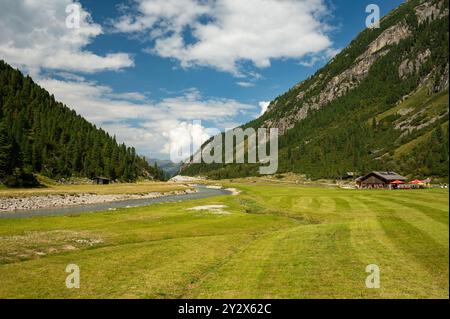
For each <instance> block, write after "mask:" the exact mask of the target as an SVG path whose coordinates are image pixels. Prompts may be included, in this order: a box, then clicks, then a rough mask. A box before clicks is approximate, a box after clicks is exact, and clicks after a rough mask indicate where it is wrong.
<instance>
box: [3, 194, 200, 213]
mask: <svg viewBox="0 0 450 319" xmlns="http://www.w3.org/2000/svg"><path fill="white" fill-rule="evenodd" d="M196 192H197V190H196V189H185V190H177V191H171V192H163V193H161V192H153V193H147V194H111V195H97V194H90V193H81V194H61V195H44V196H30V197H10V198H0V213H1V212H13V211H16V210H28V209H40V208H58V207H70V206H77V205H86V204H98V203H107V202H115V201H124V200H130V199H152V198H158V197H163V196H169V195H184V194H192V193H196Z"/></svg>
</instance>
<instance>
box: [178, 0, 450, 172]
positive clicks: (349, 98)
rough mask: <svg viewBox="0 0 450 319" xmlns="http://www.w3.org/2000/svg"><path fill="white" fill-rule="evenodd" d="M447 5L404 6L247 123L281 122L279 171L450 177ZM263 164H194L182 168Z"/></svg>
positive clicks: (432, 1)
mask: <svg viewBox="0 0 450 319" xmlns="http://www.w3.org/2000/svg"><path fill="white" fill-rule="evenodd" d="M423 8H428V9H426V10H431V9H433V10H434V11H433V14H431V18H428V19H424V18H423V17H422V15H421V14H420V12H422V10H424V9H423ZM430 8H431V9H430ZM448 8H449V6H448V0H429V1H423V0H422V1H419V0H411V1H408V2H406V3H404V4H402V5H401V6H400V7H399V8H398V9H396V10H394V11H393V12H391V13H390V14H389V15H387V16H386V17H385V18H383V19H382V21H381V28H380V29H375V30H370V29H367V30H365V31H363V32H362V33H361V34H360V35H358V37H357V38H356V39H355V40H354V41H352V42H351V43H350V45H349V46H348V47H347V48H345V49H344V50H343V51H342V52H341V53H339V54H338V55H337V56H336V57H335V58H333V59H332V60H331V61H330V62H329V63H328V64H327V65H326V66H324V67H323V68H322V69H320V70H318V71H317V72H316V74H314V75H313V76H311V77H309V78H308V79H306V80H305V81H303V82H301V83H299V84H297V85H295V86H294V87H293V88H292V89H290V90H289V91H288V92H286V93H285V94H283V95H281V96H279V97H277V98H275V99H274V100H273V101H272V102H271V104H270V106H269V108H268V111H267V112H266V113H265V114H264V115H263V116H262V117H260V118H258V119H256V120H254V121H252V122H250V123H248V124H246V125H245V126H244V127H254V128H257V127H277V128H279V130H280V132H281V133H282V135H281V136H280V141H279V147H280V151H279V153H280V158H279V160H280V166H279V172H296V173H301V174H306V175H308V176H309V177H312V178H339V177H341V176H342V175H343V174H344V173H345V172H349V171H351V172H359V173H360V174H362V173H365V172H367V171H368V170H374V169H377V170H398V171H399V172H400V173H402V174H404V175H409V176H411V177H430V176H431V177H437V178H444V179H447V180H448V141H449V140H448V130H445V129H443V128H444V127H448V68H449V66H448V58H449V55H448V43H449V38H448ZM413 141H415V142H413ZM411 143H412V144H411ZM405 145H409V146H412V145H414V147H409V146H408V147H405ZM406 150H408V151H407V152H405V151H406ZM399 154H402V155H404V156H402V157H400V156H398V155H399ZM257 172H258V165H221V164H214V165H204V164H196V165H189V166H187V167H185V168H184V172H183V173H185V174H192V175H195V174H204V175H208V176H210V177H212V178H231V177H240V176H250V175H257V174H258V173H257Z"/></svg>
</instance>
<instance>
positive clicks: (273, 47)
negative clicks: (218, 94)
mask: <svg viewBox="0 0 450 319" xmlns="http://www.w3.org/2000/svg"><path fill="white" fill-rule="evenodd" d="M135 3H136V6H135V8H134V10H131V11H130V12H128V13H126V14H125V15H123V16H122V17H121V18H120V19H118V20H117V21H116V22H115V25H114V27H115V29H116V30H117V31H118V32H126V33H136V32H141V33H144V32H145V34H147V35H149V38H150V39H151V40H153V41H154V42H153V46H152V47H151V48H150V49H149V50H148V51H150V52H153V53H154V54H157V55H159V56H162V57H167V58H174V59H177V60H179V61H180V63H181V66H182V67H190V66H209V67H213V68H216V69H218V70H221V71H226V72H231V73H233V74H234V75H236V76H243V74H244V73H245V71H243V70H242V69H241V67H240V63H241V62H243V61H251V62H252V63H253V65H254V66H256V67H258V68H264V67H268V66H270V64H271V60H272V59H281V58H295V59H300V58H302V57H304V56H306V55H311V54H318V53H320V52H323V51H324V50H326V49H328V48H330V47H331V44H332V43H331V41H330V39H329V37H328V36H327V31H329V30H330V27H329V26H328V25H327V24H326V23H325V22H324V18H325V17H326V16H327V15H328V8H327V6H326V4H325V0H282V1H281V0H246V1H242V0H216V1H203V0H135ZM186 32H190V34H191V37H192V38H193V41H192V40H189V39H186V38H185V34H186Z"/></svg>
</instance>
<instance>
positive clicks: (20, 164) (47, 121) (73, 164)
mask: <svg viewBox="0 0 450 319" xmlns="http://www.w3.org/2000/svg"><path fill="white" fill-rule="evenodd" d="M35 173H39V174H42V175H44V176H47V177H49V178H52V179H55V180H59V179H62V178H69V177H87V178H92V177H94V176H104V177H107V178H110V179H111V180H117V181H124V182H125V181H126V182H131V181H135V180H136V179H138V178H139V177H143V178H154V179H163V177H164V174H163V172H162V171H160V170H159V169H158V168H157V167H153V166H150V165H149V164H148V163H147V161H146V159H145V158H143V157H140V156H138V155H137V154H136V150H135V149H134V148H133V147H127V146H126V145H125V144H119V143H118V142H117V141H116V139H115V137H112V136H110V135H109V134H108V133H107V132H105V131H104V130H102V129H99V128H97V127H96V126H95V125H93V124H91V123H89V122H88V121H86V120H85V119H84V118H83V117H81V116H80V115H78V114H77V113H76V112H75V111H73V110H71V109H69V108H68V107H67V106H65V105H63V104H62V103H59V102H57V101H55V98H54V96H53V95H50V94H49V93H48V92H47V91H46V90H44V89H43V88H41V87H40V86H38V85H37V84H36V83H34V82H33V80H32V79H31V78H30V77H29V76H26V77H25V76H23V75H22V73H21V72H20V71H18V70H15V69H13V68H12V67H11V66H9V65H8V64H7V63H5V62H3V61H0V181H1V182H2V183H3V184H5V185H8V186H35V185H37V183H38V182H37V180H36V177H35V175H34V174H35Z"/></svg>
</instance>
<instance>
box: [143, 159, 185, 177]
mask: <svg viewBox="0 0 450 319" xmlns="http://www.w3.org/2000/svg"><path fill="white" fill-rule="evenodd" d="M148 162H149V163H150V165H153V166H154V165H155V164H156V167H158V168H159V169H161V170H163V171H164V173H166V177H167V178H171V177H173V176H175V175H176V174H177V173H178V171H179V170H180V167H181V163H174V162H172V161H171V160H160V159H149V160H148Z"/></svg>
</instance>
